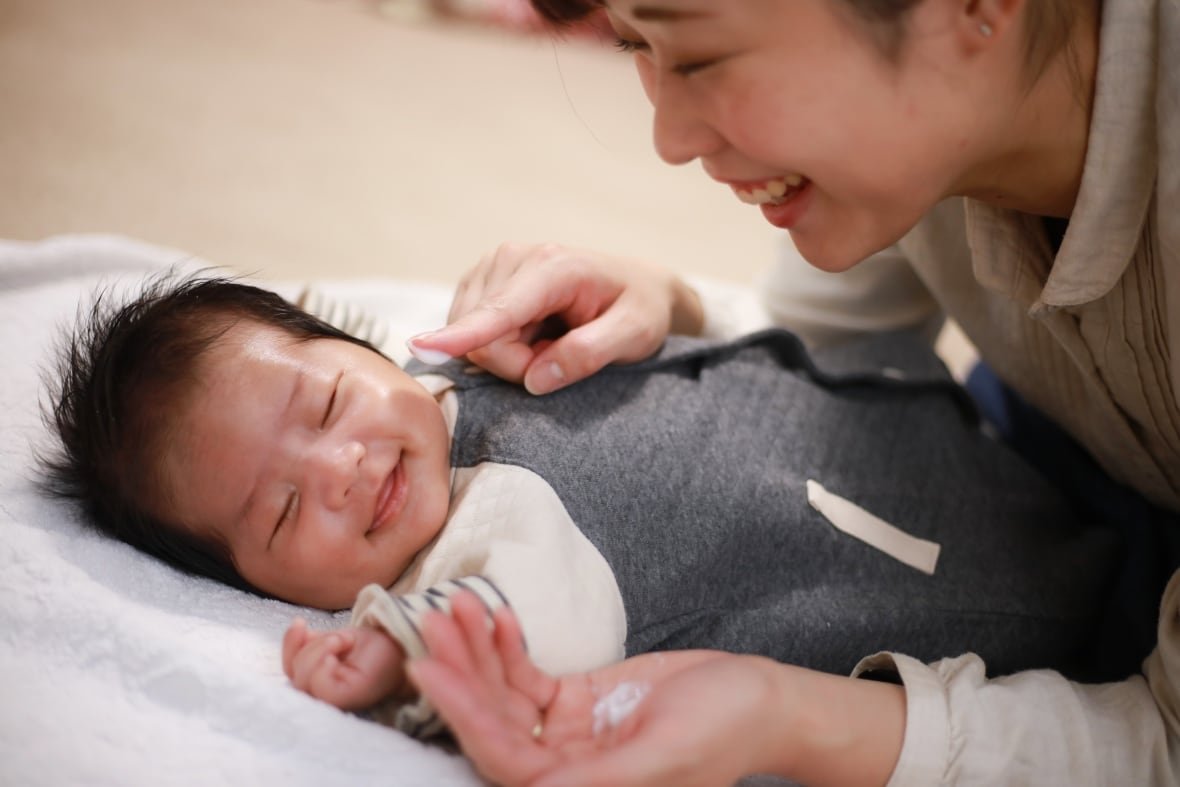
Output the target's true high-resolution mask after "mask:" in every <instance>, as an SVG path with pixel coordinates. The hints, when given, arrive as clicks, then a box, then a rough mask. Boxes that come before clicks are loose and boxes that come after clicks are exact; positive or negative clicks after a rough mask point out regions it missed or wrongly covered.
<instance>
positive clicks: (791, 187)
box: [729, 174, 806, 205]
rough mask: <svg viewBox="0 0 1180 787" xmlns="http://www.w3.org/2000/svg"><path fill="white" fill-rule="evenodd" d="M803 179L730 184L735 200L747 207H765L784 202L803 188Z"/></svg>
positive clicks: (799, 176)
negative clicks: (735, 196)
mask: <svg viewBox="0 0 1180 787" xmlns="http://www.w3.org/2000/svg"><path fill="white" fill-rule="evenodd" d="M805 180H806V179H805V178H804V177H803V176H802V175H795V174H791V175H784V176H782V177H780V178H771V179H770V180H763V181H757V182H747V183H730V184H729V185H730V188H732V189H733V192H734V194H736V195H737V198H738V199H740V200H741V201H742V202H744V203H746V204H747V205H766V204H771V205H773V204H777V203H780V202H786V201H787V200H789V199H790V198H791V196H792V192H794V191H796V190H798V189H800V188H802V187H803V184H804V182H805Z"/></svg>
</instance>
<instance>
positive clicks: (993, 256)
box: [967, 0, 1157, 310]
mask: <svg viewBox="0 0 1180 787" xmlns="http://www.w3.org/2000/svg"><path fill="white" fill-rule="evenodd" d="M1155 5H1156V3H1155V2H1149V3H1144V2H1140V1H1137V0H1136V1H1133V0H1107V1H1106V2H1105V3H1103V11H1102V27H1101V33H1100V36H1099V44H1098V66H1097V76H1096V83H1095V90H1094V107H1093V110H1092V113H1093V114H1092V117H1091V119H1090V131H1089V136H1088V139H1087V145H1086V160H1085V165H1084V169H1083V171H1082V183H1081V188H1080V189H1079V191H1078V199H1077V202H1076V204H1075V205H1074V210H1073V214H1072V215H1071V216H1070V221H1069V226H1068V228H1067V229H1066V232H1065V237H1064V239H1063V240H1062V243H1061V248H1060V249H1059V250H1058V252H1057V255H1056V257H1055V258H1054V257H1053V256H1052V251H1051V249H1050V248H1049V246H1048V243H1047V241H1046V238H1045V232H1044V228H1043V226H1042V225H1041V220H1040V219H1039V218H1037V217H1035V216H1029V215H1027V214H1021V213H1018V212H1016V211H1011V210H1005V209H1001V208H995V207H992V206H989V205H986V204H983V203H979V202H976V201H974V200H968V201H967V232H968V242H969V243H970V245H971V248H972V251H973V252H974V253H973V255H972V256H973V258H974V259H975V275H976V277H977V278H978V280H979V281H980V283H981V284H983V285H985V286H987V287H990V288H991V289H995V290H998V291H1001V292H1007V293H1013V292H1014V291H1015V288H1016V284H1017V282H1018V281H1019V279H1020V277H1021V276H1023V275H1024V274H1025V273H1026V272H1028V271H1030V270H1031V271H1034V272H1040V273H1041V275H1042V277H1045V276H1046V274H1047V278H1042V280H1043V281H1045V285H1044V287H1043V288H1042V290H1041V294H1040V298H1039V301H1038V303H1036V304H1034V305H1033V309H1034V310H1036V309H1038V308H1039V307H1048V308H1050V309H1052V308H1057V307H1063V306H1076V305H1079V304H1083V303H1087V302H1089V301H1093V300H1096V299H1098V298H1101V297H1102V296H1104V295H1106V294H1107V293H1108V292H1110V290H1111V289H1112V288H1113V287H1114V285H1115V284H1116V283H1117V282H1118V280H1119V278H1120V277H1121V276H1122V275H1123V273H1124V272H1125V271H1126V269H1127V267H1128V266H1129V265H1130V263H1131V260H1132V259H1133V257H1134V255H1135V250H1136V248H1137V247H1138V245H1139V242H1140V236H1141V233H1142V230H1143V222H1144V220H1145V219H1146V216H1147V211H1148V207H1149V206H1150V204H1151V199H1152V194H1153V191H1154V186H1155V176H1156V169H1157V162H1156V155H1157V154H1156V136H1155V123H1154V114H1153V112H1152V107H1154V106H1155V81H1156V57H1155V53H1156V49H1157V44H1156V35H1157V30H1156V27H1155V22H1154V17H1155V13H1156V9H1155Z"/></svg>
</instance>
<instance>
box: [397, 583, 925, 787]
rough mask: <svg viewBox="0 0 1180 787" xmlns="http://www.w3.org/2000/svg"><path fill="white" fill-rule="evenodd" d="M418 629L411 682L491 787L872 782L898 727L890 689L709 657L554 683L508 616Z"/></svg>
mask: <svg viewBox="0 0 1180 787" xmlns="http://www.w3.org/2000/svg"><path fill="white" fill-rule="evenodd" d="M452 604H453V606H452V614H453V619H452V618H447V617H446V616H444V615H441V614H431V615H429V616H427V618H426V620H425V621H424V632H423V635H424V638H425V640H426V644H427V647H428V649H429V652H430V655H429V657H427V658H423V659H416V660H415V661H413V662H411V663H410V665H409V667H408V671H409V674H410V678H411V680H412V681H413V682H414V683H415V684H416V685H417V686H418V689H419V690H420V691H421V692H422V694H423V695H424V696H426V697H427V698H428V699H429V700H430V702H431V703H432V704H433V705H434V707H435V708H436V709H437V710H438V712H439V713H440V714H441V715H442V717H443V718H444V719H445V720H446V722H447V724H448V725H449V726H450V728H451V729H452V731H453V732H454V733H455V735H456V736H457V737H458V739H459V742H460V744H461V745H462V747H463V751H464V752H465V753H466V754H467V755H468V756H469V757H470V758H471V759H472V761H473V762H474V763H475V765H476V767H477V768H478V769H479V770H480V772H481V773H482V774H483V775H484V776H485V777H487V778H488V779H490V780H491V781H493V782H495V783H497V784H503V785H525V784H527V785H553V786H556V785H571V784H577V785H604V786H605V785H611V786H612V787H614V786H615V785H632V786H635V785H652V786H653V787H654V786H655V785H668V784H675V785H687V786H691V785H701V786H702V787H703V786H704V785H725V786H726V787H728V785H731V784H733V783H734V782H735V781H736V780H737V779H739V778H741V777H742V776H744V775H747V774H750V773H774V774H779V775H782V776H786V777H788V778H792V779H796V780H799V781H803V782H804V783H807V784H813V785H823V784H831V785H837V784H847V785H862V784H863V785H880V784H884V783H885V781H886V780H887V779H888V777H889V774H890V773H891V772H892V769H893V765H894V763H895V762H896V759H897V755H898V752H899V751H900V749H901V738H902V733H903V730H904V725H905V698H904V695H903V694H902V690H901V688H900V687H898V686H893V685H890V684H884V683H873V682H869V681H859V680H853V679H851V678H844V677H839V676H835V675H827V674H823V673H818V672H812V671H810V670H805V669H800V668H797V667H791V666H787V665H783V664H778V663H775V662H773V661H770V660H769V659H764V658H759V657H754V656H738V655H733V654H729V653H720V652H716V651H702V650H697V651H669V652H664V653H648V654H644V655H640V656H635V657H633V658H630V659H627V660H626V661H623V662H620V663H617V664H612V665H610V666H608V667H604V668H602V669H598V670H594V671H593V672H588V673H582V674H579V675H569V676H565V677H561V678H553V677H551V676H549V675H546V674H545V673H543V672H541V671H540V670H539V669H537V668H536V666H534V665H533V664H532V662H531V661H530V660H529V658H528V656H527V654H526V653H525V650H524V645H523V640H522V638H521V633H520V627H519V624H518V623H517V622H516V619H515V617H514V616H513V615H512V613H511V612H510V611H509V610H507V609H501V610H499V611H498V612H497V613H496V616H495V618H494V623H495V626H494V628H492V627H489V626H488V624H487V617H486V613H485V612H484V608H483V606H482V604H480V602H479V601H478V599H475V598H474V597H469V596H466V595H465V594H459V595H456V596H455V597H454V598H453V599H452Z"/></svg>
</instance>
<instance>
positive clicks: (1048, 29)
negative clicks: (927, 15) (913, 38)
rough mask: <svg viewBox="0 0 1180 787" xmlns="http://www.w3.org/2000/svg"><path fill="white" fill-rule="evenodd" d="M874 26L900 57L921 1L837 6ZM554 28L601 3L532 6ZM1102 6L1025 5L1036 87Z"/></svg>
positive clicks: (1041, 0)
mask: <svg viewBox="0 0 1180 787" xmlns="http://www.w3.org/2000/svg"><path fill="white" fill-rule="evenodd" d="M837 1H838V2H839V3H840V4H842V5H844V6H846V7H847V8H848V9H849V10H851V11H852V12H853V13H854V14H855V15H856V16H859V17H860V18H862V19H863V20H865V21H866V22H869V23H870V29H871V30H872V32H873V33H874V39H875V40H876V41H877V44H878V46H879V47H880V49H881V50H882V52H883V53H884V54H885V55H886V56H887V57H889V58H891V59H894V58H896V57H897V54H898V52H899V51H900V48H901V44H902V41H903V39H904V33H905V22H906V17H907V16H908V14H909V12H910V11H911V10H912V9H913V7H914V6H916V5H918V3H920V2H921V0H837ZM531 2H532V4H533V8H535V9H536V10H537V13H539V14H540V15H541V16H542V17H544V18H545V19H547V20H549V22H551V23H553V24H554V25H557V26H559V27H561V26H567V25H571V24H573V23H575V22H578V21H581V20H584V19H586V18H587V17H589V16H590V15H591V14H593V13H595V12H597V11H601V10H602V9H603V8H604V7H605V5H604V3H603V1H602V0H531ZM1099 5H1100V0H1028V2H1027V3H1026V4H1025V16H1024V18H1025V30H1024V40H1025V53H1024V54H1025V71H1026V74H1027V75H1028V78H1029V79H1030V81H1035V80H1036V78H1037V77H1039V76H1040V75H1041V73H1042V72H1043V71H1044V69H1045V67H1046V66H1047V65H1048V64H1049V62H1050V61H1051V60H1052V59H1053V57H1054V55H1056V54H1057V53H1058V52H1060V51H1061V50H1062V49H1063V48H1065V47H1067V46H1068V45H1069V40H1070V34H1071V33H1072V32H1073V27H1074V24H1075V23H1076V22H1077V19H1078V17H1079V16H1081V14H1082V13H1097V9H1098V7H1099Z"/></svg>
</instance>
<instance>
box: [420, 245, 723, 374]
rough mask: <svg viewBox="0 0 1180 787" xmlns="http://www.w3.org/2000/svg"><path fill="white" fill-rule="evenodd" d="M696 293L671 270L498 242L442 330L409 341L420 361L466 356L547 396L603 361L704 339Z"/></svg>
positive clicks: (469, 277)
mask: <svg viewBox="0 0 1180 787" xmlns="http://www.w3.org/2000/svg"><path fill="white" fill-rule="evenodd" d="M702 321H703V315H702V313H701V305H700V301H699V299H698V298H697V295H696V293H695V291H693V290H692V288H691V287H689V286H688V285H687V284H685V283H684V282H683V281H682V280H680V279H679V278H677V277H676V276H675V275H674V274H672V273H671V272H670V271H667V270H665V269H663V268H659V267H657V266H654V265H651V264H648V263H642V262H638V261H635V260H627V259H621V258H618V257H610V256H607V255H604V254H599V253H597V252H591V251H584V250H579V249H569V248H565V247H562V246H556V245H553V244H546V245H519V244H504V245H502V246H500V247H499V248H498V249H496V251H495V253H493V254H491V255H490V256H487V257H484V258H483V260H481V261H480V263H479V264H478V265H477V266H475V268H473V269H472V270H471V271H469V272H468V273H467V274H466V275H465V276H464V277H463V279H462V281H461V282H460V283H459V287H458V289H457V290H456V293H455V297H454V300H453V301H452V303H451V311H450V314H449V315H448V317H447V322H448V325H447V327H445V328H442V329H440V330H438V331H434V332H431V333H425V334H421V335H419V336H415V337H414V338H413V339H411V340H410V349H411V351H413V352H414V354H415V355H417V356H419V357H420V358H423V359H426V358H431V357H434V358H438V359H439V360H443V359H445V358H448V357H457V356H460V355H466V356H467V358H468V359H469V360H470V361H471V362H472V363H476V364H479V365H480V366H482V367H484V368H485V369H487V370H488V371H490V372H492V373H493V374H495V375H497V376H499V377H503V378H504V379H506V380H512V381H513V382H523V383H524V386H525V388H527V389H528V390H529V391H531V392H532V393H535V394H542V393H548V392H550V391H554V390H556V389H558V388H561V387H563V386H566V385H569V384H570V383H574V382H577V381H578V380H581V379H583V378H585V377H588V376H590V375H591V374H593V373H595V372H597V371H598V370H599V369H601V368H602V367H603V366H606V365H607V364H608V363H614V362H622V363H629V362H634V361H639V360H642V359H644V358H646V357H648V356H649V355H651V354H652V353H654V352H655V351H656V350H658V349H659V347H660V345H661V344H662V343H663V341H664V339H665V337H667V335H668V334H669V333H686V334H696V333H699V332H700V329H701V324H702Z"/></svg>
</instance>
